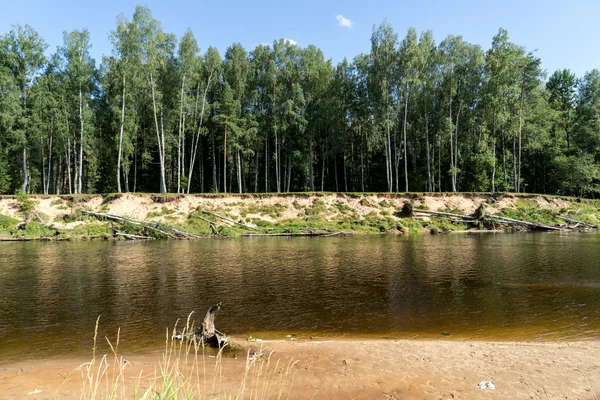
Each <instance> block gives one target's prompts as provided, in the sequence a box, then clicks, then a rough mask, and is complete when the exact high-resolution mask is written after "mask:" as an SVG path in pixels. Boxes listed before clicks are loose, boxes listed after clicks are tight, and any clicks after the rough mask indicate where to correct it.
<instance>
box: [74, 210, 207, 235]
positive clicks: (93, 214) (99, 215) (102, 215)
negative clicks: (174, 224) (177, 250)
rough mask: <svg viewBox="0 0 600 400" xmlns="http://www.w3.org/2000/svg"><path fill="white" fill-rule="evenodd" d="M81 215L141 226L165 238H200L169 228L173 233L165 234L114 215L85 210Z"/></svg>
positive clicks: (152, 226)
mask: <svg viewBox="0 0 600 400" xmlns="http://www.w3.org/2000/svg"><path fill="white" fill-rule="evenodd" d="M81 213H82V214H83V215H89V216H91V217H95V218H98V219H110V220H113V221H119V222H122V223H127V224H131V225H136V226H142V227H144V228H146V229H149V230H151V231H154V232H157V233H160V234H161V235H164V236H166V237H169V238H184V239H197V238H200V236H198V235H193V234H191V233H187V232H183V231H180V230H178V229H175V228H171V227H169V229H170V230H171V231H172V232H173V233H170V232H165V231H164V230H162V229H159V228H158V227H156V226H155V225H154V224H150V223H146V222H141V221H136V220H133V219H130V218H127V217H123V216H121V215H116V214H108V213H97V212H93V211H87V210H81Z"/></svg>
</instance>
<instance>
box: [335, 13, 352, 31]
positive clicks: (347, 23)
mask: <svg viewBox="0 0 600 400" xmlns="http://www.w3.org/2000/svg"><path fill="white" fill-rule="evenodd" d="M335 19H337V21H338V22H339V24H340V26H344V27H346V28H352V25H354V22H352V20H351V19H348V18H346V17H344V16H343V15H342V14H338V15H336V16H335Z"/></svg>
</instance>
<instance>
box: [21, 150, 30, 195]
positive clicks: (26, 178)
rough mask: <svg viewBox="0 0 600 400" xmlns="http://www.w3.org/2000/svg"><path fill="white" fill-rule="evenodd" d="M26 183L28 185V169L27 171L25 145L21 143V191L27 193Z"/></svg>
mask: <svg viewBox="0 0 600 400" xmlns="http://www.w3.org/2000/svg"><path fill="white" fill-rule="evenodd" d="M27 185H29V171H27V146H26V145H23V185H21V191H22V192H23V193H27Z"/></svg>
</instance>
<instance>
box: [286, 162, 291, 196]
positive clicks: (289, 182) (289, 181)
mask: <svg viewBox="0 0 600 400" xmlns="http://www.w3.org/2000/svg"><path fill="white" fill-rule="evenodd" d="M287 177H288V179H287V188H286V192H287V193H289V192H290V185H291V184H292V157H291V156H290V157H289V158H288V174H287Z"/></svg>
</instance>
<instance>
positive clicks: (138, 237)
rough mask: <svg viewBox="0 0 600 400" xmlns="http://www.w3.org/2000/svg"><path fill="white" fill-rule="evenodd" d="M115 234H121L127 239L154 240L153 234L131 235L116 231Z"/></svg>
mask: <svg viewBox="0 0 600 400" xmlns="http://www.w3.org/2000/svg"><path fill="white" fill-rule="evenodd" d="M115 236H121V237H123V238H125V239H129V240H154V239H156V238H153V237H152V236H142V235H130V234H128V233H122V232H115Z"/></svg>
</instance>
